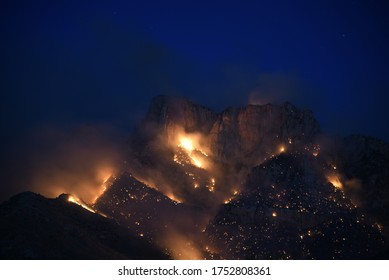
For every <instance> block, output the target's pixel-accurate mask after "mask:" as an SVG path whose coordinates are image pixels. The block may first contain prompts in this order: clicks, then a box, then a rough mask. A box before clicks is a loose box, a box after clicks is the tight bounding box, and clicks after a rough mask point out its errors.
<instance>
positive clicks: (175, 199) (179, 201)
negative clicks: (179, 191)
mask: <svg viewBox="0 0 389 280" xmlns="http://www.w3.org/2000/svg"><path fill="white" fill-rule="evenodd" d="M166 196H167V197H168V198H170V199H171V200H173V201H174V202H176V203H182V201H181V200H179V199H178V198H177V197H175V196H174V194H172V193H168V194H167V195H166Z"/></svg>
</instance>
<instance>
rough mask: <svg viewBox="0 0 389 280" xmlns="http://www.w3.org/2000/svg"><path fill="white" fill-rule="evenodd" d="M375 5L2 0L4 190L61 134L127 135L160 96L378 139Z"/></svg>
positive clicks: (382, 34)
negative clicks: (283, 116)
mask: <svg viewBox="0 0 389 280" xmlns="http://www.w3.org/2000/svg"><path fill="white" fill-rule="evenodd" d="M80 2H81V3H80ZM387 3H388V1H385V0H382V1H380V0H377V1H368V0H365V1H351V0H343V1H329V0H323V1H320V0H318V1H310V0H307V1H298V0H296V1H282V0H279V1H277V0H271V1H270V0H269V1H259V0H257V1H182V0H181V1H153V2H151V1H108V0H105V1H103V0H94V1H61V0H58V1H51V0H37V1H18V0H12V1H10V0H3V1H1V4H0V28H1V29H0V34H1V44H0V55H1V64H0V91H1V97H2V100H1V103H0V116H1V130H0V131H1V135H0V137H1V145H0V146H1V147H0V148H1V154H2V157H1V162H0V163H1V170H2V173H3V174H2V182H3V184H2V185H6V184H5V183H4V182H8V183H7V184H9V185H10V186H13V185H16V184H18V185H23V184H24V185H28V184H29V183H28V180H27V181H25V182H23V181H20V180H19V181H18V179H20V178H25V177H26V178H27V177H28V176H27V175H26V174H24V173H23V171H22V170H33V169H34V168H33V167H34V166H35V164H36V162H38V161H40V160H41V158H45V157H44V155H42V154H44V153H45V151H46V150H50V149H51V150H55V149H58V146H61V145H62V144H61V143H65V144H66V143H67V142H72V141H73V140H69V139H81V140H80V141H81V142H82V139H84V138H85V139H93V138H95V137H93V136H94V135H95V134H94V133H95V131H98V132H97V133H96V138H98V137H101V136H102V135H106V134H110V137H111V136H112V135H113V134H114V135H115V136H114V138H115V137H117V134H115V133H113V134H112V131H116V133H119V135H122V136H123V135H128V134H129V133H130V131H131V129H132V128H133V126H134V123H136V122H137V121H139V119H140V118H141V117H142V116H143V115H144V114H145V111H146V110H147V106H148V104H149V101H150V99H151V98H152V97H153V96H155V95H158V94H174V95H183V96H186V97H188V98H190V99H192V100H193V101H195V102H198V103H201V104H203V105H205V106H208V107H210V108H212V109H215V110H217V111H220V110H222V109H224V108H225V107H227V106H242V105H246V104H248V102H249V101H251V102H253V101H254V102H256V103H266V102H272V103H283V102H285V101H291V102H292V103H294V104H295V105H297V106H299V107H307V108H310V109H312V110H313V111H314V113H315V115H316V117H317V119H318V120H319V122H320V123H321V125H322V127H323V130H324V131H325V132H329V133H334V134H340V135H347V134H350V133H362V134H367V135H372V136H376V137H379V138H383V139H385V140H386V141H389V130H388V129H387V122H388V120H389V110H388V104H389V102H388V101H389V95H388V93H389V81H388V74H389V53H388V50H389V23H388V19H387V18H388V14H389V8H388V4H387ZM84 125H89V127H92V128H90V129H87V132H86V135H87V137H83V136H82V135H85V134H83V133H84V132H83V133H79V131H83V130H82V129H80V127H83V126H84ZM74 131H76V132H74ZM91 131H92V132H91ZM78 133H79V134H78ZM111 134H112V135H111ZM74 135H76V136H74ZM77 137H78V138H77ZM108 138H109V137H108ZM119 138H120V136H119ZM122 138H124V137H122ZM115 139H116V138H115ZM88 141H89V140H88ZM84 142H85V141H84ZM72 143H73V142H72ZM104 143H106V141H105V140H102V141H100V142H98V144H96V145H95V146H96V147H99V146H100V144H104ZM31 172H32V171H31ZM16 181H18V182H17V183H15V182H16ZM1 192H2V193H4V190H0V194H1Z"/></svg>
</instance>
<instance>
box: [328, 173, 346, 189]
mask: <svg viewBox="0 0 389 280" xmlns="http://www.w3.org/2000/svg"><path fill="white" fill-rule="evenodd" d="M328 181H329V182H330V183H331V184H332V185H333V186H334V187H335V188H337V189H343V184H342V182H341V181H340V179H339V177H338V176H336V175H330V176H328Z"/></svg>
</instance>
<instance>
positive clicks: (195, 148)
mask: <svg viewBox="0 0 389 280" xmlns="http://www.w3.org/2000/svg"><path fill="white" fill-rule="evenodd" d="M199 137H200V136H198V135H197V136H196V135H191V136H189V135H187V134H184V135H180V136H178V140H177V142H176V145H177V147H179V148H181V149H182V150H183V151H184V153H185V154H186V155H187V156H188V157H189V160H190V162H189V163H190V164H192V165H194V166H196V167H198V168H202V169H205V168H206V165H207V162H206V158H207V157H208V154H207V153H206V152H204V150H203V149H202V148H201V147H200V144H199V143H200V138H199ZM173 160H174V161H175V162H177V163H178V164H180V165H182V166H184V165H185V164H186V163H187V162H185V161H182V160H181V159H180V156H179V155H177V154H175V155H174V157H173Z"/></svg>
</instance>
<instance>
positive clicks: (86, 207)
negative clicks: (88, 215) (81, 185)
mask: <svg viewBox="0 0 389 280" xmlns="http://www.w3.org/2000/svg"><path fill="white" fill-rule="evenodd" d="M68 201H69V202H72V203H75V204H77V205H80V206H81V207H82V208H84V209H86V210H88V211H90V212H92V213H96V211H95V210H93V209H92V208H90V207H89V206H88V205H86V204H85V203H83V202H82V201H81V200H79V199H78V198H76V197H74V196H72V195H69V198H68Z"/></svg>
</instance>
